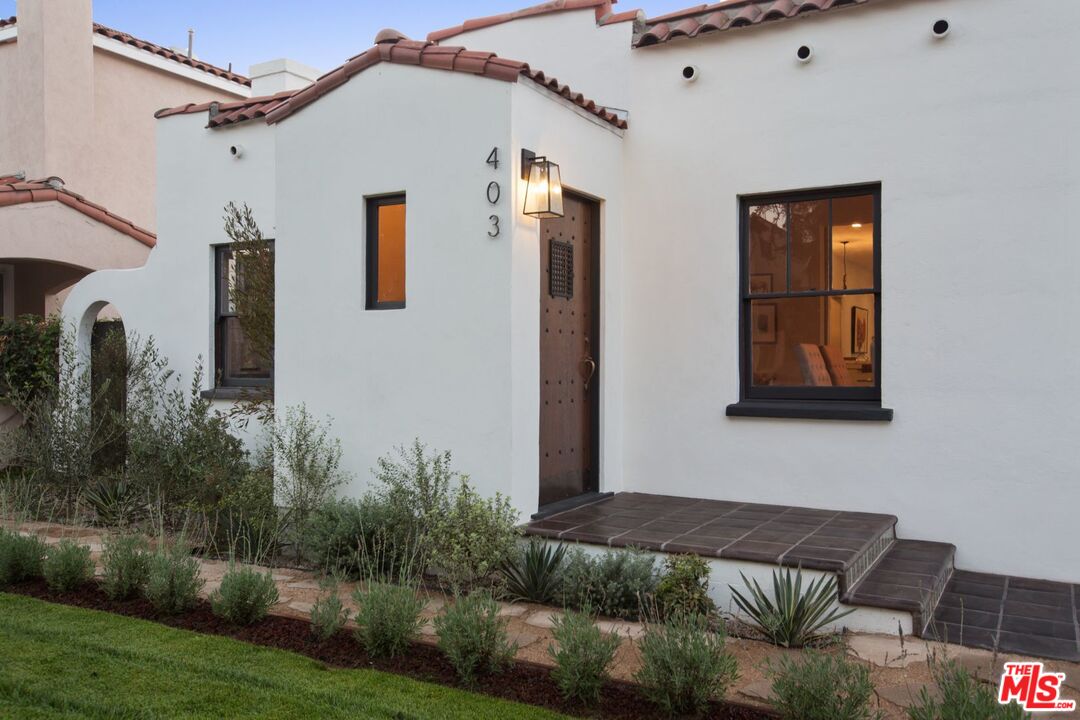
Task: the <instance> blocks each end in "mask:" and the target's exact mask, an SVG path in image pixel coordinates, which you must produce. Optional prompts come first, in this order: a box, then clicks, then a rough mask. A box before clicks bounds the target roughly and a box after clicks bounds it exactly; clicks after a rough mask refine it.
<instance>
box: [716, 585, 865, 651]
mask: <svg viewBox="0 0 1080 720" xmlns="http://www.w3.org/2000/svg"><path fill="white" fill-rule="evenodd" d="M739 574H740V575H741V576H742V579H743V584H744V585H746V587H747V589H748V590H749V591H750V598H749V599H748V598H746V597H744V596H743V594H742V593H740V592H739V591H738V590H736V589H735V588H734V587H731V586H730V585H729V586H728V587H731V595H732V597H733V598H734V600H735V604H737V605H738V606H739V607H740V608H741V609H742V611H743V612H745V613H746V614H747V615H749V616H750V619H751V620H753V622H754V624H755V625H756V626H757V628H758V629H759V630H761V632H762V633H764V634H765V636H766V637H768V638H769V640H771V641H772V642H773V643H775V644H776V645H781V646H783V647H793V648H795V647H802V646H803V645H805V644H806V643H808V642H811V641H813V640H815V639H817V634H818V631H819V630H821V628H823V627H825V626H826V625H829V624H830V623H833V622H835V621H836V620H839V619H840V618H842V617H845V616H847V615H850V614H851V613H853V612H855V610H854V608H853V609H850V610H844V611H841V610H839V609H836V610H832V612H829V611H830V610H831V609H832V606H833V602H834V601H835V599H836V578H834V577H832V576H826V577H820V578H818V579H817V580H814V581H812V582H811V583H810V585H809V586H807V588H806V592H803V584H802V581H803V578H802V568H799V569H798V570H796V571H795V577H794V580H793V579H792V574H791V569H790V568H788V569H785V570H782V571H779V572H777V571H775V570H774V571H773V575H772V577H773V581H772V598H771V599H770V598H769V597H768V596H766V595H765V592H764V591H763V590H762V589H761V586H760V585H758V582H757V580H752V581H751V580H747V579H746V576H745V575H742V573H739Z"/></svg>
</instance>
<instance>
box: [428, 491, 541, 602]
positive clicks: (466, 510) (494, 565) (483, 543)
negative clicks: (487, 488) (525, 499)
mask: <svg viewBox="0 0 1080 720" xmlns="http://www.w3.org/2000/svg"><path fill="white" fill-rule="evenodd" d="M517 515H518V514H517V511H516V510H514V508H513V506H511V505H510V501H509V499H507V498H505V497H503V496H502V495H501V494H499V493H495V497H493V498H482V497H480V495H479V494H478V493H477V492H476V491H475V490H473V488H472V487H471V486H470V485H469V483H468V480H467V479H466V478H461V480H460V482H459V484H458V486H457V488H456V490H455V492H454V494H453V496H452V497H451V499H450V502H449V504H448V505H447V507H446V509H445V510H444V511H443V512H442V513H440V514H439V516H438V517H437V518H436V519H435V521H434V523H433V524H432V526H431V532H430V536H429V539H430V553H431V554H430V561H431V564H432V565H434V566H435V567H437V568H438V569H439V570H440V572H441V577H442V579H443V580H444V581H445V582H446V583H447V584H448V585H449V586H450V587H451V588H452V589H453V590H454V591H455V592H460V591H461V590H464V589H470V588H475V587H480V586H486V587H490V586H491V584H492V580H493V577H494V576H495V572H496V571H497V570H498V569H499V567H500V566H502V564H503V563H504V562H506V560H507V559H508V558H509V557H510V556H511V555H512V554H513V552H514V549H515V546H516V545H515V544H516V542H517V538H518V537H519V536H520V534H521V532H520V530H518V529H517V527H516V525H517Z"/></svg>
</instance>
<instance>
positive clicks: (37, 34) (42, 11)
mask: <svg viewBox="0 0 1080 720" xmlns="http://www.w3.org/2000/svg"><path fill="white" fill-rule="evenodd" d="M15 12H16V16H17V17H18V25H17V27H18V42H17V43H16V51H15V67H16V72H15V85H16V90H17V93H18V95H17V96H18V98H19V102H18V103H17V104H16V106H15V107H14V108H13V113H12V115H13V116H14V120H15V122H14V123H12V127H14V128H15V129H16V133H17V137H18V140H17V141H16V142H15V147H14V148H12V149H13V151H14V154H15V155H17V156H18V162H16V163H15V165H16V166H17V167H20V168H24V169H25V170H26V174H27V177H30V178H41V177H49V176H50V175H57V176H59V177H62V178H63V179H64V182H65V183H66V184H67V185H68V186H69V187H72V188H75V189H76V192H79V193H84V194H87V195H91V196H92V193H93V188H91V187H89V185H90V181H91V177H92V175H91V173H92V167H93V158H92V157H90V155H91V153H90V152H89V149H90V148H93V142H92V137H93V132H94V35H93V13H92V8H91V0H63V2H55V0H18V3H17V4H16V10H15Z"/></svg>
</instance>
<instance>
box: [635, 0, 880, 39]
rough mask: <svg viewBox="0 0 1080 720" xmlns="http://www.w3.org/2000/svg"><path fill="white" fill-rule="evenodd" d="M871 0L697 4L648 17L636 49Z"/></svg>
mask: <svg viewBox="0 0 1080 720" xmlns="http://www.w3.org/2000/svg"><path fill="white" fill-rule="evenodd" d="M869 1H870V0H725V1H724V2H719V3H714V4H712V5H696V6H694V7H690V8H686V9H685V10H678V11H676V12H672V13H668V14H666V15H660V16H658V17H655V18H649V19H647V20H645V21H644V25H643V27H642V29H641V31H640V32H638V33H637V34H636V36H635V40H634V47H647V46H649V45H657V44H659V43H664V42H667V41H669V40H673V39H675V38H678V37H691V38H692V37H697V36H698V35H701V34H703V33H709V32H718V31H721V30H728V29H730V28H738V27H747V26H750V25H760V24H762V23H766V22H771V21H773V20H785V19H787V18H793V17H796V16H798V15H802V14H803V13H809V12H824V11H825V10H831V9H833V8H839V7H846V6H851V5H863V4H865V3H867V2H869Z"/></svg>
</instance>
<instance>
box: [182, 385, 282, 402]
mask: <svg viewBox="0 0 1080 720" xmlns="http://www.w3.org/2000/svg"><path fill="white" fill-rule="evenodd" d="M266 390H270V388H269V387H268V386H266V385H241V386H237V387H217V388H212V389H210V390H203V391H202V392H200V393H199V395H200V396H202V397H203V398H204V399H206V400H254V399H255V398H257V397H260V396H264V395H270V396H271V397H273V391H272V390H271V391H270V392H269V393H267V392H265V391H266Z"/></svg>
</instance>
